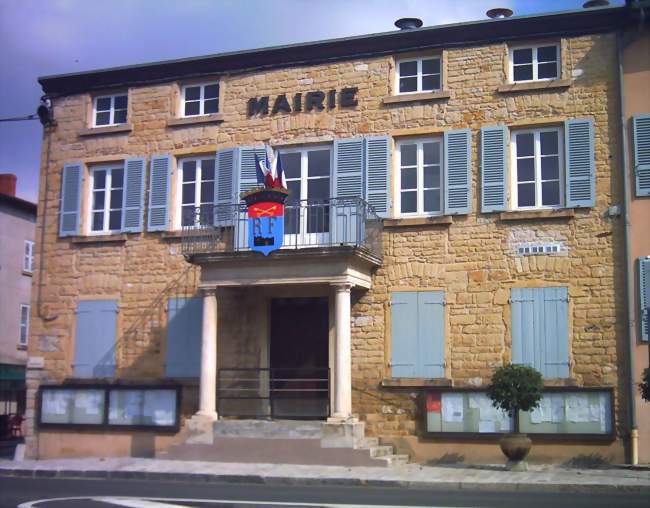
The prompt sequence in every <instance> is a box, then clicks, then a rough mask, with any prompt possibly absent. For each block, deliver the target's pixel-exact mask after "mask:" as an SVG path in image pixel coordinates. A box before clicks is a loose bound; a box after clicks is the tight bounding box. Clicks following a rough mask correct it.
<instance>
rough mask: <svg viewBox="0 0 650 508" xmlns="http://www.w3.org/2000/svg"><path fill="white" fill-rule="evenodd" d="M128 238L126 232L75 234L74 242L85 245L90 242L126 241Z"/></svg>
mask: <svg viewBox="0 0 650 508" xmlns="http://www.w3.org/2000/svg"><path fill="white" fill-rule="evenodd" d="M126 240H127V236H126V235H125V234H119V235H96V236H75V237H74V238H72V243H75V244H80V245H85V244H89V243H124V242H126Z"/></svg>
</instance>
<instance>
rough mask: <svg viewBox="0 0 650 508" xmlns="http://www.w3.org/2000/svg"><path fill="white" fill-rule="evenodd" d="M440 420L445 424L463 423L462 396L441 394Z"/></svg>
mask: <svg viewBox="0 0 650 508" xmlns="http://www.w3.org/2000/svg"><path fill="white" fill-rule="evenodd" d="M442 420H443V421H444V422H447V423H461V422H462V421H463V394H459V393H443V394H442Z"/></svg>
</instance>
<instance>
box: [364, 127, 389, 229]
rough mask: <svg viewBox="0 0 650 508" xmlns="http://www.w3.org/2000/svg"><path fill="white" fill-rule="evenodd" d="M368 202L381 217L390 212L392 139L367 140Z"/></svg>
mask: <svg viewBox="0 0 650 508" xmlns="http://www.w3.org/2000/svg"><path fill="white" fill-rule="evenodd" d="M365 145H366V152H365V160H366V168H367V169H366V178H365V180H366V201H368V203H369V204H370V205H371V206H372V207H373V208H374V209H375V212H377V215H379V216H380V217H388V215H389V212H390V138H389V137H388V136H377V137H368V138H365Z"/></svg>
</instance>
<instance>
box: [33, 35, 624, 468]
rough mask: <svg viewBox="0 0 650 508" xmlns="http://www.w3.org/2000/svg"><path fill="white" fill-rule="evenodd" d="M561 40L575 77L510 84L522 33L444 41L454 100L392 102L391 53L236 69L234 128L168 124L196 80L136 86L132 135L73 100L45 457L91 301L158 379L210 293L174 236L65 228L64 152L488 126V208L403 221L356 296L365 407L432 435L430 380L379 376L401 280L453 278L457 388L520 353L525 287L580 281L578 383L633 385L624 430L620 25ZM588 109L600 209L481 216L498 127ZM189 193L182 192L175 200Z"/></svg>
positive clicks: (42, 218)
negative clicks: (320, 101)
mask: <svg viewBox="0 0 650 508" xmlns="http://www.w3.org/2000/svg"><path fill="white" fill-rule="evenodd" d="M560 42H561V48H562V51H561V55H562V77H563V78H565V79H572V80H573V82H572V83H571V85H570V86H568V87H566V86H565V87H560V88H549V89H545V90H524V91H519V92H508V93H506V92H499V91H498V90H497V87H498V86H499V85H501V84H504V83H506V82H507V53H508V51H507V46H506V45H505V44H503V43H497V44H485V45H482V46H478V47H471V48H453V49H446V50H444V51H443V55H442V56H443V62H444V65H443V74H444V79H443V82H444V86H445V88H446V91H448V92H449V94H450V97H449V98H448V99H442V100H435V101H432V102H411V103H400V104H391V105H385V104H383V103H382V98H383V97H385V96H389V95H390V94H391V93H392V87H393V82H394V76H393V73H394V70H395V69H394V68H395V63H394V59H393V58H392V57H389V56H381V57H368V58H364V59H362V60H357V61H348V62H338V63H330V64H324V65H317V66H311V67H295V68H289V69H282V70H269V71H259V72H254V73H244V74H233V75H228V76H223V77H222V78H221V85H222V91H221V113H222V114H223V118H224V121H223V123H220V124H196V125H191V124H190V125H185V126H173V127H172V126H168V121H169V120H170V119H171V118H173V111H174V110H175V108H176V106H175V105H176V103H177V101H178V93H179V83H162V84H156V85H145V86H141V87H137V88H133V89H131V90H129V109H130V111H129V123H130V124H131V125H132V131H131V132H128V133H122V134H111V135H103V136H80V133H81V132H82V130H84V129H85V128H87V127H88V122H87V118H88V108H89V107H90V103H91V101H90V98H89V95H83V94H79V95H71V96H65V97H60V98H56V99H55V100H54V116H55V118H56V119H57V126H56V127H55V128H54V129H53V130H52V131H51V134H49V136H50V142H51V150H50V152H49V154H50V155H49V158H48V157H47V151H46V146H47V142H44V143H43V152H42V168H41V180H40V188H41V192H40V196H39V217H38V228H39V229H40V228H42V227H43V225H44V224H45V242H44V245H43V251H42V252H43V254H42V255H41V251H40V250H39V249H37V255H36V269H35V272H36V273H39V267H40V265H41V263H44V278H43V279H42V280H37V281H36V283H37V284H39V283H42V292H41V296H40V299H39V296H38V295H39V292H38V291H34V296H33V302H32V305H33V306H32V309H34V310H33V316H34V317H33V321H32V326H31V330H32V340H31V341H30V346H29V348H30V349H29V355H30V357H40V358H43V359H44V368H43V369H38V368H37V369H33V370H31V371H30V373H29V380H28V408H29V411H28V415H27V416H28V434H29V436H30V437H29V440H28V444H29V451H30V453H31V454H32V455H33V456H34V455H36V454H37V446H36V444H35V441H34V436H35V427H34V408H35V399H34V396H35V393H36V388H37V386H38V384H39V383H40V382H43V381H45V380H47V381H54V382H61V381H63V380H64V379H65V378H67V377H69V376H71V375H72V368H71V363H72V359H73V355H74V340H73V334H74V323H75V317H74V311H75V308H76V305H77V301H78V299H79V298H107V297H111V298H116V299H118V300H119V303H120V314H119V326H118V343H117V361H118V376H119V377H120V378H132V379H156V378H159V377H160V376H161V375H162V374H163V364H164V338H165V324H166V314H165V309H166V300H167V298H168V297H171V296H190V295H196V294H197V282H198V280H199V270H200V268H198V267H196V266H192V265H190V264H188V263H187V262H186V261H185V260H184V258H183V257H182V255H181V253H180V244H179V241H178V238H174V235H165V234H163V233H148V232H143V233H139V234H127V235H125V239H123V240H121V241H119V242H109V241H106V239H98V241H97V242H94V243H79V242H77V241H75V240H72V241H71V240H70V239H67V238H59V237H58V211H59V209H58V207H59V197H60V195H59V194H60V186H61V181H60V178H61V172H62V168H63V164H64V163H66V162H74V161H81V162H83V163H84V164H85V165H86V167H88V166H91V165H92V164H96V163H100V162H107V161H122V160H124V159H125V158H126V157H129V156H142V157H147V159H149V158H150V157H151V156H152V155H154V154H167V153H169V154H172V155H174V156H176V157H181V156H187V155H200V154H209V153H214V151H215V150H217V149H221V148H228V147H233V146H240V145H247V146H250V145H253V144H261V143H264V142H266V143H271V144H272V145H275V146H281V145H287V144H293V145H300V144H307V143H317V142H331V141H332V140H334V139H335V138H345V137H354V136H359V135H366V134H367V135H385V134H389V135H391V136H393V137H394V139H399V137H400V136H409V135H441V134H442V132H443V131H444V130H446V129H457V128H470V129H471V130H472V168H473V191H472V194H473V206H472V209H473V212H472V213H471V214H470V215H468V216H456V217H454V219H453V223H452V224H449V225H445V224H438V225H426V226H405V225H399V224H398V225H397V226H396V227H390V228H386V230H385V232H384V252H385V259H384V265H383V267H381V268H380V269H379V270H378V271H377V272H376V274H375V276H374V279H373V287H372V288H371V289H370V290H369V291H367V292H365V293H355V298H354V300H353V308H352V347H353V351H352V355H353V356H352V362H353V376H354V379H353V411H354V412H355V413H358V414H359V415H360V417H361V418H362V419H363V420H365V421H366V422H367V426H366V429H367V432H368V433H369V434H371V435H382V436H383V435H403V436H406V435H413V434H414V433H415V432H416V427H417V425H416V417H417V414H416V413H417V411H416V405H415V402H414V401H415V398H414V397H415V393H416V390H401V391H400V390H389V389H381V388H379V383H380V382H381V380H382V379H385V378H388V377H390V368H389V366H388V361H389V358H390V349H389V345H390V333H389V330H390V323H389V316H390V308H389V306H388V302H389V298H390V293H391V292H392V291H394V290H396V289H444V290H445V295H446V300H447V302H448V305H447V306H446V316H447V321H448V324H447V334H446V342H447V345H446V347H447V365H446V368H445V373H446V376H447V377H448V378H450V379H452V380H453V382H454V384H455V385H471V386H481V385H484V384H485V383H486V382H487V381H488V379H489V377H490V375H491V372H492V370H493V369H494V368H495V367H496V366H499V365H502V364H504V363H506V362H508V361H509V359H510V331H509V326H510V324H509V323H510V317H509V304H508V296H509V290H510V288H512V287H516V286H545V285H566V286H568V287H569V292H570V296H571V302H570V313H571V324H570V327H571V329H570V334H569V337H570V347H569V349H570V355H571V361H572V363H571V377H572V378H574V380H575V383H577V384H579V385H580V384H582V385H585V386H592V385H598V386H602V385H614V386H615V387H616V388H617V391H616V397H615V401H616V416H617V420H616V423H617V432H618V433H619V435H620V434H621V433H622V432H623V428H622V427H621V425H622V422H623V421H625V420H624V417H625V411H624V408H625V404H626V403H625V390H623V389H622V387H623V377H622V376H623V374H624V370H625V355H624V336H625V334H624V330H623V323H624V308H623V305H624V295H623V271H622V270H623V252H622V247H621V246H622V228H621V222H620V221H621V220H620V219H619V218H608V217H607V216H606V214H605V212H606V210H607V208H608V207H609V206H610V205H612V204H618V203H620V202H621V201H622V194H621V186H620V181H619V179H618V178H617V177H615V175H618V174H620V171H619V167H618V165H619V160H618V159H619V157H618V153H619V143H620V140H619V139H618V128H617V126H618V123H617V122H618V119H619V118H620V112H619V109H618V107H619V106H618V102H617V94H618V90H617V77H616V65H615V64H616V51H615V36H614V35H613V34H601V35H590V36H581V37H575V38H571V39H563V40H561V41H560ZM345 87H358V89H359V90H358V93H357V99H358V106H356V107H353V108H338V107H337V108H334V109H331V110H328V109H326V110H324V111H322V112H315V111H314V112H300V113H291V114H276V115H270V116H258V117H253V118H249V117H247V114H246V104H247V101H248V99H249V98H251V97H260V96H263V95H268V96H270V97H271V98H273V97H275V96H276V95H278V94H282V93H286V94H287V96H292V95H293V94H294V93H297V92H302V93H303V94H304V93H306V92H308V91H311V90H330V89H337V90H341V89H342V88H345ZM582 117H591V118H593V119H594V121H595V135H596V143H595V147H596V172H597V175H596V178H597V180H596V182H597V199H596V206H595V208H593V209H584V210H576V211H575V214H574V216H571V217H564V218H555V219H548V218H533V219H528V220H519V221H506V220H501V218H500V216H499V214H480V213H478V212H479V204H478V196H480V189H479V183H480V171H479V159H478V153H479V130H480V128H481V127H482V126H486V125H495V124H497V123H503V124H506V125H508V126H512V127H515V126H527V125H545V124H549V125H554V124H559V123H561V122H563V121H564V120H566V119H570V118H582ZM46 141H47V140H46ZM174 178H175V176H174V175H173V176H172V180H173V179H174ZM46 179H47V184H46ZM45 189H48V191H47V193H46V192H45ZM174 194H175V190H174V186H172V199H173V195H174ZM84 213H85V212H84ZM172 215H173V214H172ZM84 222H87V221H85V220H84ZM173 226H176V225H173ZM83 227H84V226H83V225H82V228H83ZM536 238H539V239H552V240H557V241H561V242H562V243H563V245H564V250H563V251H562V252H561V253H559V254H557V255H547V256H534V257H517V256H516V255H515V245H516V243H517V242H519V241H522V240H523V241H530V240H531V239H536ZM239 296H241V295H239ZM239 296H238V295H237V294H236V291H233V292H232V293H231V296H224V298H233V299H232V300H228V301H226V300H224V303H223V305H222V304H221V303H220V312H221V309H228V312H230V311H232V312H234V313H235V314H236V313H237V311H238V309H240V308H241V301H242V299H241V298H240V297H239ZM241 331H242V327H241V325H239V324H236V323H235V322H234V320H233V319H228V320H226V321H224V323H223V326H222V323H221V322H220V334H221V333H222V334H223V335H221V336H220V340H226V339H224V338H222V337H225V336H228V337H233V339H232V340H235V339H234V337H235V336H236V334H237V333H240V332H241ZM231 332H232V333H231ZM252 335H254V334H252ZM251 340H253V339H251ZM250 344H252V342H251V343H250ZM222 350H223V351H224V352H229V353H232V354H233V355H235V356H237V357H246V358H248V359H249V361H250V358H251V355H252V354H254V351H255V346H254V345H251V346H250V347H248V346H241V347H240V348H239V349H238V347H236V346H235V345H231V346H228V345H226V346H224V347H222ZM224 354H225V353H224ZM234 360H237V358H234ZM252 363H255V362H254V361H253V362H252Z"/></svg>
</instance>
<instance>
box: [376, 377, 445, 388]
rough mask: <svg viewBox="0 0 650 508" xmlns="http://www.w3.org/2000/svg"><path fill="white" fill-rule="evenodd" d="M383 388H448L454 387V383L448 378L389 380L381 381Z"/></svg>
mask: <svg viewBox="0 0 650 508" xmlns="http://www.w3.org/2000/svg"><path fill="white" fill-rule="evenodd" d="M381 386H382V387H384V388H418V387H436V386H439V387H448V386H452V382H451V379H447V378H435V379H427V378H387V379H382V380H381Z"/></svg>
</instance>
